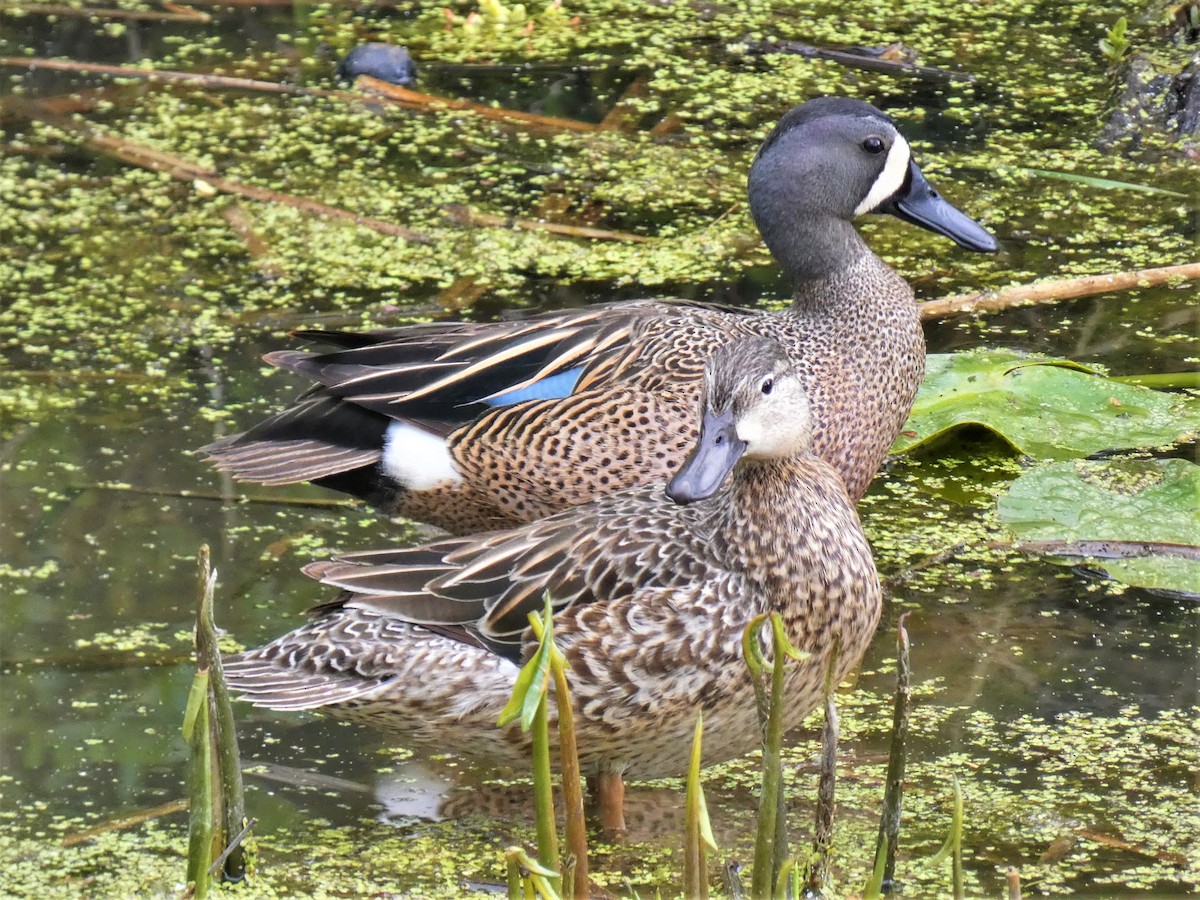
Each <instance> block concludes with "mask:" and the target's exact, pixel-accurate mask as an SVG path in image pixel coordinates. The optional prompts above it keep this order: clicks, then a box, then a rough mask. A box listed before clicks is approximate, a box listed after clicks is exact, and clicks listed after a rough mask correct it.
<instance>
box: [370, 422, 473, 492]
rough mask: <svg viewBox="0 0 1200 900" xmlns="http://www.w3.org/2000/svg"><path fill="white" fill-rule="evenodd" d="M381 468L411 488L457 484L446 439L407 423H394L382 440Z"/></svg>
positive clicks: (458, 476) (457, 476) (414, 489)
mask: <svg viewBox="0 0 1200 900" xmlns="http://www.w3.org/2000/svg"><path fill="white" fill-rule="evenodd" d="M382 465H383V471H384V473H385V474H386V475H388V476H389V477H391V478H393V479H395V480H396V481H398V482H400V483H401V484H402V485H404V486H405V487H406V488H408V489H409V490H412V491H427V490H430V489H431V488H435V487H438V486H439V485H444V484H459V483H460V482H461V481H462V476H461V475H459V474H458V472H457V471H456V470H455V468H454V461H453V460H452V459H451V458H450V448H449V447H447V446H446V442H445V440H443V439H442V438H440V437H438V436H437V435H435V434H430V433H429V432H428V431H425V430H424V429H422V428H418V427H417V426H416V425H411V424H409V423H408V422H393V423H392V424H390V425H389V426H388V429H387V435H386V437H384V439H383V461H382Z"/></svg>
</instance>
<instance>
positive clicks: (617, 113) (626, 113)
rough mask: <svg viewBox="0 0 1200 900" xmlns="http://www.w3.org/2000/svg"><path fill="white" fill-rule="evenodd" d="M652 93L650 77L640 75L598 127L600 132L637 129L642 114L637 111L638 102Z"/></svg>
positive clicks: (630, 84)
mask: <svg viewBox="0 0 1200 900" xmlns="http://www.w3.org/2000/svg"><path fill="white" fill-rule="evenodd" d="M649 93H650V76H648V75H644V74H643V75H639V76H638V77H637V78H635V79H633V81H631V82H630V83H629V86H628V87H627V88H625V90H624V91H623V92H622V94H621V96H620V98H619V99H618V100H617V102H616V103H614V104H613V105H612V108H611V109H609V111H608V112H607V113H606V114H605V116H604V119H603V120H602V121H601V122H600V124H599V125H598V126H597V129H598V130H599V131H625V132H629V131H634V130H636V129H637V123H638V119H639V118H641V113H640V112H638V109H637V101H638V100H641V99H643V98H645V97H646V96H647V95H648V94H649Z"/></svg>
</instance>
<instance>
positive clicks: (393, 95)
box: [354, 75, 599, 131]
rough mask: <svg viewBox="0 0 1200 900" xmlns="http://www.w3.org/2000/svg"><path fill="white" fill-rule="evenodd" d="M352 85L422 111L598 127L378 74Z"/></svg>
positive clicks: (533, 124) (565, 127)
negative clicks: (425, 88)
mask: <svg viewBox="0 0 1200 900" xmlns="http://www.w3.org/2000/svg"><path fill="white" fill-rule="evenodd" d="M354 85H355V87H357V88H360V89H361V90H364V91H366V92H368V93H370V94H374V95H376V96H379V97H384V98H385V99H388V100H391V101H392V102H393V103H396V104H398V105H400V106H402V107H404V108H405V109H418V110H423V111H431V110H432V111H436V110H440V109H457V110H462V111H464V112H472V113H475V114H476V115H479V116H482V117H483V118H485V119H497V120H500V121H509V122H520V123H522V124H523V125H526V126H528V127H530V128H542V129H549V130H552V131H598V130H599V126H597V125H593V124H592V123H591V122H580V121H579V120H578V119H562V118H559V117H557V116H541V115H538V114H537V113H527V112H521V111H520V110H516V109H505V108H504V107H496V106H485V105H484V104H482V103H473V102H472V101H470V100H457V99H455V98H452V97H438V96H435V95H433V94H423V93H421V92H420V91H414V90H412V89H410V88H406V87H401V86H400V85H398V84H389V83H388V82H386V81H380V80H379V79H378V78H372V77H371V76H369V75H360V76H359V77H358V79H357V80H356V81H355V82H354Z"/></svg>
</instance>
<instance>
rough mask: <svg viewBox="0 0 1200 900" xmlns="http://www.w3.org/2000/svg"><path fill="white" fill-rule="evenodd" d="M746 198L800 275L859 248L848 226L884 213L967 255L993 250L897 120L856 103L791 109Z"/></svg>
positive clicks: (833, 100) (824, 269)
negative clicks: (933, 180) (936, 184)
mask: <svg viewBox="0 0 1200 900" xmlns="http://www.w3.org/2000/svg"><path fill="white" fill-rule="evenodd" d="M749 194H750V210H751V212H752V214H753V215H754V220H755V223H756V224H757V225H758V228H759V231H761V232H762V235H763V239H764V240H765V241H766V242H767V246H768V247H770V249H771V252H772V253H773V254H774V255H775V257H776V258H777V259H779V261H780V262H781V263H783V264H784V266H785V268H788V269H789V270H791V271H792V272H793V274H795V275H797V276H799V277H805V276H809V277H819V276H822V275H825V274H827V273H828V271H829V270H831V269H832V268H835V267H836V266H837V265H839V264H843V265H844V264H845V262H846V261H847V260H848V258H852V257H853V256H854V255H856V251H858V248H859V247H861V248H862V249H861V251H858V252H865V249H866V248H865V245H864V244H862V242H861V239H859V238H858V237H857V233H853V234H850V233H849V232H853V228H852V226H850V225H849V223H851V222H853V220H854V219H856V218H858V217H859V216H863V215H867V214H868V213H890V214H891V215H894V216H897V217H899V218H901V219H903V220H904V221H906V222H911V223H912V224H914V225H919V226H921V227H922V228H925V229H928V230H929V231H932V232H934V233H936V234H940V235H943V236H945V237H948V238H950V239H951V240H952V241H954V242H955V243H956V244H958V245H959V246H960V247H964V248H966V249H968V250H975V251H979V252H983V253H991V252H994V251H995V250H996V249H997V244H996V239H995V238H994V237H992V235H991V234H990V233H989V232H988V231H987V230H986V229H984V228H983V226H981V225H980V224H979V223H978V222H976V221H975V220H974V219H971V218H970V217H969V216H967V215H965V214H964V213H962V212H960V211H959V210H958V209H957V208H956V207H954V206H953V205H952V204H951V203H950V202H948V201H947V200H946V199H945V198H944V197H942V196H941V194H939V193H938V192H937V191H936V190H935V189H934V188H933V186H932V185H931V184H930V183H929V181H928V180H926V178H925V176H924V175H922V174H921V170H920V169H919V168H918V167H917V164H916V163H915V162H914V161H913V158H912V152H911V151H910V149H909V146H908V141H906V140H905V139H904V135H902V134H901V133H900V132H899V131H898V130H897V128H896V125H895V123H894V122H892V120H891V119H890V118H889V117H888V116H886V115H884V114H883V113H882V112H880V111H879V110H878V109H876V108H875V107H874V106H872V105H871V104H870V103H866V102H864V101H862V100H852V99H849V98H846V97H820V98H818V99H816V100H810V101H809V102H808V103H805V104H803V105H802V106H797V107H796V108H795V109H793V110H791V111H790V112H788V113H787V114H786V115H785V116H784V117H783V118H782V119H781V120H780V121H779V124H778V125H776V126H775V128H774V130H773V131H772V132H771V133H770V134H769V135H768V136H767V139H766V140H765V141H764V142H763V145H762V147H760V148H759V151H758V155H757V156H756V157H755V159H754V164H753V165H752V166H751V168H750V177H749Z"/></svg>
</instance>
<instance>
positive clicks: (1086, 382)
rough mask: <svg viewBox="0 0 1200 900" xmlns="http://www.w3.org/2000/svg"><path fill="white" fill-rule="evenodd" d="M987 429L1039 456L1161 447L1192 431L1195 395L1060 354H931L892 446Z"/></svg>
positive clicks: (1197, 409)
mask: <svg viewBox="0 0 1200 900" xmlns="http://www.w3.org/2000/svg"><path fill="white" fill-rule="evenodd" d="M967 425H975V426H982V427H984V428H987V429H990V430H991V431H994V432H995V433H996V434H998V435H1000V436H1001V437H1002V438H1004V440H1006V441H1008V443H1010V444H1012V445H1013V447H1015V448H1016V449H1017V450H1018V451H1020V452H1021V453H1024V454H1026V455H1028V456H1035V457H1038V458H1041V459H1075V458H1079V457H1084V456H1090V455H1092V454H1094V453H1098V452H1100V451H1101V450H1113V449H1131V448H1149V447H1163V446H1167V445H1170V444H1174V443H1178V442H1179V441H1182V440H1186V439H1187V438H1190V437H1193V436H1195V435H1196V434H1198V433H1200V399H1197V398H1196V397H1193V396H1191V395H1189V394H1168V393H1165V392H1163V391H1154V390H1150V389H1149V388H1144V387H1138V386H1136V385H1132V384H1123V383H1121V382H1119V381H1114V380H1112V379H1110V378H1106V377H1104V376H1103V375H1099V374H1097V373H1095V372H1093V371H1091V370H1090V369H1087V368H1086V367H1084V366H1080V365H1078V364H1077V363H1071V362H1068V361H1065V360H1037V359H1033V358H1031V357H1026V356H1023V355H1021V354H1018V353H1015V352H1013V351H1011V350H972V351H967V352H965V353H950V354H931V355H930V356H929V362H928V367H927V372H926V375H925V381H924V383H923V384H922V385H921V391H920V393H919V394H918V395H917V400H916V403H915V404H914V405H913V410H912V415H911V416H910V417H909V420H908V422H907V423H906V425H905V427H904V431H903V432H901V435H900V438H899V440H897V441H896V443H895V445H894V446H893V447H892V450H893V452H896V453H903V452H905V451H907V450H911V449H913V448H914V447H918V446H920V445H921V444H924V443H926V442H928V441H931V440H933V439H934V438H937V437H940V436H942V435H944V434H946V433H947V432H949V431H951V430H952V429H954V428H958V427H962V426H967Z"/></svg>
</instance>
